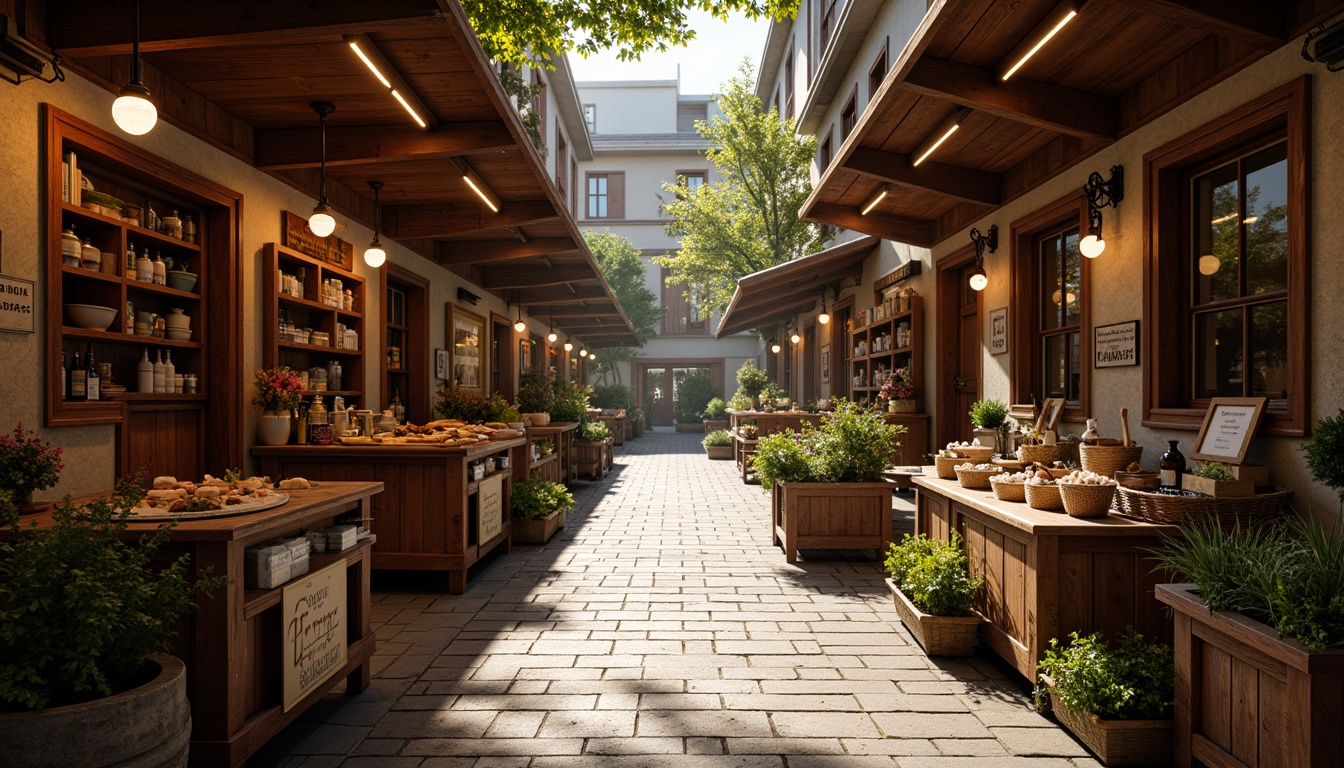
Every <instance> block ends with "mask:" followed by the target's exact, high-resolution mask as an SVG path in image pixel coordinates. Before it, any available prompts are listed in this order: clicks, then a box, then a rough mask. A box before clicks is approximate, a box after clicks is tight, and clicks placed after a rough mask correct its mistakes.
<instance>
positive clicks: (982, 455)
mask: <svg viewBox="0 0 1344 768" xmlns="http://www.w3.org/2000/svg"><path fill="white" fill-rule="evenodd" d="M950 450H951V451H952V452H953V453H955V454H957V455H958V456H960V457H962V458H964V459H970V460H971V461H973V462H975V463H976V464H984V463H986V462H988V461H989V457H990V456H993V455H994V448H993V446H985V445H962V446H958V447H956V448H952V449H950Z"/></svg>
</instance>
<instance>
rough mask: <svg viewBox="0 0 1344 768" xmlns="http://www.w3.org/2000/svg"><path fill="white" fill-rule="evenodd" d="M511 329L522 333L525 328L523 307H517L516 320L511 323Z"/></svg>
mask: <svg viewBox="0 0 1344 768" xmlns="http://www.w3.org/2000/svg"><path fill="white" fill-rule="evenodd" d="M513 330H515V331H517V332H519V333H522V332H523V331H526V330H527V323H524V322H523V308H522V307H518V322H516V323H514V324H513Z"/></svg>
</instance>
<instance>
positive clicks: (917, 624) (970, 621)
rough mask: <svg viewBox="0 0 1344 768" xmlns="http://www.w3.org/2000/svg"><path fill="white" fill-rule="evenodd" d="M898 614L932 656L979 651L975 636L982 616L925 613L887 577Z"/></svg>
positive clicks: (966, 654)
mask: <svg viewBox="0 0 1344 768" xmlns="http://www.w3.org/2000/svg"><path fill="white" fill-rule="evenodd" d="M887 588H888V589H890V590H891V597H892V600H894V601H895V603H896V613H897V614H898V615H899V616H900V617H901V623H902V624H904V625H905V628H906V629H908V630H910V634H911V635H912V636H913V637H914V638H915V641H916V642H918V643H919V647H921V648H923V649H924V653H926V654H928V655H930V656H971V655H973V654H974V653H975V638H976V634H977V633H978V631H979V629H980V617H979V616H934V615H932V614H928V613H924V612H923V611H921V610H919V609H918V608H916V607H915V604H914V603H912V602H910V598H908V597H906V596H905V593H904V592H902V591H901V590H900V588H899V587H897V586H896V582H894V581H892V580H891V579H887Z"/></svg>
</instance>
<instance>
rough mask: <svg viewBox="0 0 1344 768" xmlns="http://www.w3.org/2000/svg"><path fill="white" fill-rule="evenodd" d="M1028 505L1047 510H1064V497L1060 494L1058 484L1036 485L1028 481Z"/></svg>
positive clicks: (1026, 489) (1025, 488)
mask: <svg viewBox="0 0 1344 768" xmlns="http://www.w3.org/2000/svg"><path fill="white" fill-rule="evenodd" d="M1023 490H1025V491H1026V499H1027V506H1028V507H1031V508H1032V509H1039V510H1043V511H1045V512H1063V511H1064V499H1063V497H1062V496H1060V493H1059V486H1058V485H1035V484H1033V483H1026V484H1025V486H1024V488H1023Z"/></svg>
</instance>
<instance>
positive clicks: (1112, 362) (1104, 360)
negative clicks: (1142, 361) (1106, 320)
mask: <svg viewBox="0 0 1344 768" xmlns="http://www.w3.org/2000/svg"><path fill="white" fill-rule="evenodd" d="M1092 353H1093V362H1092V367H1093V368H1116V367H1119V366H1123V365H1138V364H1139V321H1138V320H1130V321H1129V322H1126V323H1112V324H1110V325H1099V326H1097V327H1096V328H1093V329H1092Z"/></svg>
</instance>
